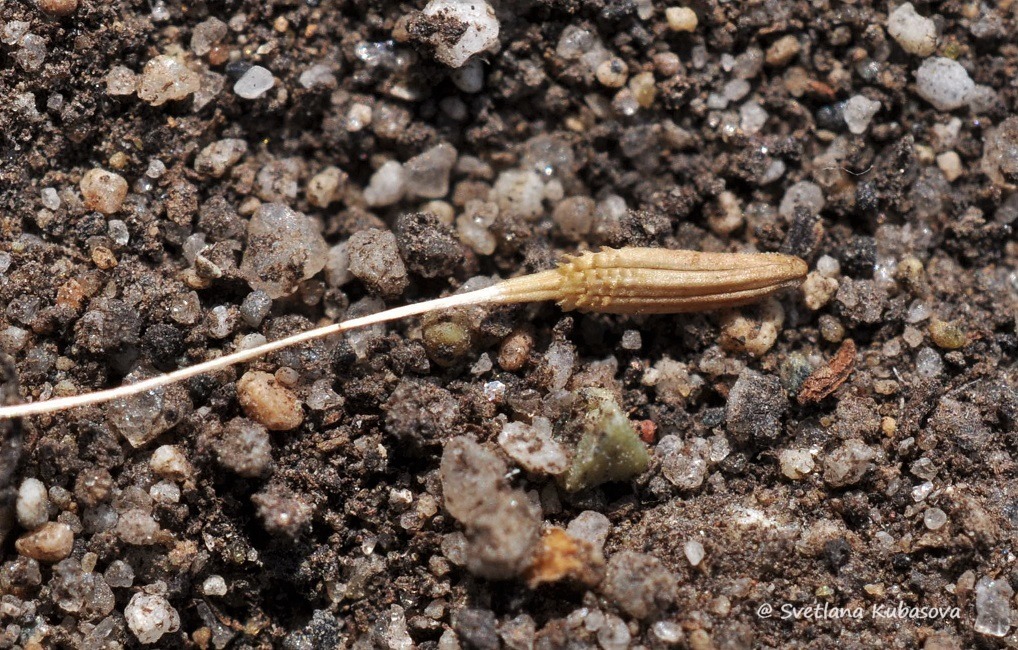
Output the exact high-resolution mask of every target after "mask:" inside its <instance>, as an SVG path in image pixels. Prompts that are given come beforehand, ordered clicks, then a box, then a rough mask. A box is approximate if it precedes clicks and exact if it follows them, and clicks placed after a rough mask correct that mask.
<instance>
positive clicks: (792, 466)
mask: <svg viewBox="0 0 1018 650" xmlns="http://www.w3.org/2000/svg"><path fill="white" fill-rule="evenodd" d="M778 466H779V467H780V468H781V473H782V474H784V475H785V477H786V478H789V479H791V480H793V481H801V480H802V479H804V478H806V476H807V475H808V474H810V473H811V472H812V471H813V470H814V469H815V468H816V463H815V462H814V461H813V454H811V453H810V451H809V449H782V450H781V453H779V454H778Z"/></svg>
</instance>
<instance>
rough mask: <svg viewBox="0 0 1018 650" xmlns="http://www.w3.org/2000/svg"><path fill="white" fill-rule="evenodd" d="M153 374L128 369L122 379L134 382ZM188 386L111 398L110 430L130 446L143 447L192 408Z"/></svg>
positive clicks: (108, 409) (170, 387)
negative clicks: (128, 371) (115, 398)
mask: <svg viewBox="0 0 1018 650" xmlns="http://www.w3.org/2000/svg"><path fill="white" fill-rule="evenodd" d="M152 376H154V373H152V372H149V371H148V370H146V369H144V368H138V369H136V370H133V371H132V372H130V373H128V375H127V376H126V377H125V378H124V383H125V384H129V383H134V382H138V381H141V380H143V379H148V378H149V377H152ZM191 408H192V405H191V400H190V397H189V395H188V391H187V388H186V387H185V386H181V385H179V384H171V385H169V386H164V387H161V388H155V389H152V390H149V391H145V392H144V393H139V394H138V395H133V396H131V397H126V398H123V399H118V400H115V401H113V402H110V405H109V407H108V408H107V409H106V422H107V424H108V426H109V427H110V430H111V431H113V433H115V434H117V435H119V436H121V437H122V438H124V439H125V440H127V442H129V443H130V444H131V446H132V447H135V448H138V447H142V446H144V445H146V444H148V443H149V442H152V441H153V440H155V439H156V438H158V437H159V436H161V435H162V434H163V433H165V432H166V431H169V430H170V429H172V428H173V427H175V426H176V425H177V423H179V422H180V421H181V420H182V419H183V418H184V417H185V416H187V415H188V414H189V413H190V412H191Z"/></svg>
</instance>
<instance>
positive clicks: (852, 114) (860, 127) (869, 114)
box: [843, 95, 880, 135]
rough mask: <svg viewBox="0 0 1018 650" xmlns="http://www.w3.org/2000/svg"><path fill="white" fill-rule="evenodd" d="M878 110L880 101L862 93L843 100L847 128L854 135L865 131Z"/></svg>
mask: <svg viewBox="0 0 1018 650" xmlns="http://www.w3.org/2000/svg"><path fill="white" fill-rule="evenodd" d="M878 111H880V102H878V101H875V100H871V99H869V98H868V97H865V96H863V95H855V96H854V97H850V98H849V100H848V101H847V102H845V110H844V112H843V113H844V118H845V124H847V125H848V130H849V131H851V132H852V133H854V134H855V135H862V134H863V133H866V129H868V128H869V126H870V121H871V120H872V119H873V116H874V115H876V114H877V112H878Z"/></svg>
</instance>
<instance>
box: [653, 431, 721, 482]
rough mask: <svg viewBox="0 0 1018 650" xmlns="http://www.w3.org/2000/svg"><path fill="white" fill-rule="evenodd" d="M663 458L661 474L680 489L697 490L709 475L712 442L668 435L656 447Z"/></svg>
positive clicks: (659, 455) (657, 452)
mask: <svg viewBox="0 0 1018 650" xmlns="http://www.w3.org/2000/svg"><path fill="white" fill-rule="evenodd" d="M654 452H655V454H656V455H657V456H658V457H659V458H660V460H661V474H663V475H664V477H665V478H666V479H668V482H669V483H671V484H672V485H674V486H675V487H677V488H679V489H680V490H695V489H696V488H698V487H700V486H701V485H703V481H704V479H705V478H706V477H707V469H708V461H709V459H710V444H708V442H707V441H706V440H704V439H703V438H691V439H689V440H682V439H681V438H679V437H678V436H675V435H667V436H664V437H663V438H661V440H659V441H658V443H657V447H655V449H654Z"/></svg>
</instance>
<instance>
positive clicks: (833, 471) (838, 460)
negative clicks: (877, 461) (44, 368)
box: [824, 438, 877, 488]
mask: <svg viewBox="0 0 1018 650" xmlns="http://www.w3.org/2000/svg"><path fill="white" fill-rule="evenodd" d="M876 455H877V454H876V452H875V451H873V449H872V448H870V447H869V446H868V445H867V444H866V443H864V442H863V441H862V440H860V439H858V438H850V439H848V440H846V441H845V442H843V443H842V444H841V446H840V447H838V448H837V449H835V450H834V451H833V452H831V454H830V455H829V456H827V458H825V459H824V482H825V483H827V485H829V486H831V487H833V488H842V487H847V486H849V485H854V484H856V483H858V482H859V481H861V480H862V478H863V476H865V475H866V472H868V471H869V469H870V468H871V467H872V466H873V463H872V461H873V459H874V458H876Z"/></svg>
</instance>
